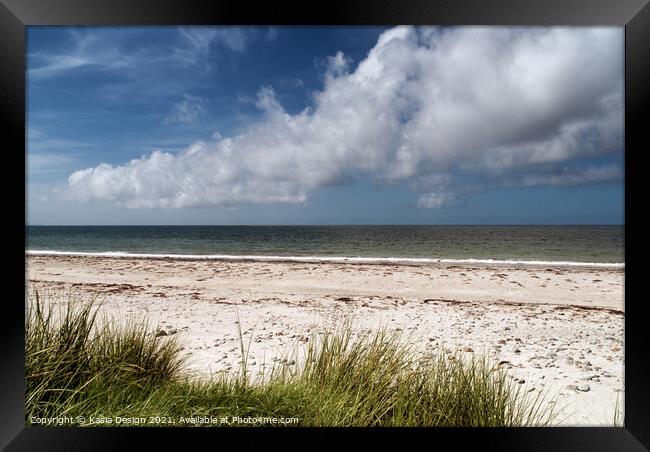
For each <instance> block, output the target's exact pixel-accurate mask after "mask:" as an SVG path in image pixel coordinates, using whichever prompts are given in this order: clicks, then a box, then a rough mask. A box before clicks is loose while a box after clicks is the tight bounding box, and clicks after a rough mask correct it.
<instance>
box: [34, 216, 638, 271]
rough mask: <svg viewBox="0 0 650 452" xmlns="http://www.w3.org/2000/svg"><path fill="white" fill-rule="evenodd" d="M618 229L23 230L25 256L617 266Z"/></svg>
mask: <svg viewBox="0 0 650 452" xmlns="http://www.w3.org/2000/svg"><path fill="white" fill-rule="evenodd" d="M624 239H625V228H624V226H582V225H581V226H474V225H472V226H466V225H463V226H374V225H373V226H365V225H363V226H361V225H360V226H36V225H30V226H26V252H27V253H28V254H67V255H77V254H79V255H87V254H89V255H99V256H101V255H107V256H129V255H132V256H135V257H159V256H160V257H163V256H164V257H170V256H173V257H177V258H181V259H183V258H185V259H234V260H237V259H245V260H261V261H274V260H277V261H311V262H314V261H315V262H318V261H323V262H337V261H341V262H369V263H372V262H393V263H399V262H405V263H409V262H412V263H427V262H431V263H434V262H458V263H472V262H473V263H513V264H530V265H567V266H603V267H607V266H612V267H624V264H625V250H624Z"/></svg>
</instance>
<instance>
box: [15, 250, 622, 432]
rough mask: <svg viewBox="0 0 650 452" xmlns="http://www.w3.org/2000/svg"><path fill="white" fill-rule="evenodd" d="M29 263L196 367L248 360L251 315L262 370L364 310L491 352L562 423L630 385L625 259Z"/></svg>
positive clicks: (452, 344)
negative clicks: (559, 410)
mask: <svg viewBox="0 0 650 452" xmlns="http://www.w3.org/2000/svg"><path fill="white" fill-rule="evenodd" d="M26 270H27V280H28V281H27V286H28V287H27V288H28V289H30V292H31V289H39V290H47V291H50V290H51V291H53V293H61V294H65V293H73V294H75V295H77V294H78V295H79V296H86V295H88V296H86V297H85V299H88V298H89V296H93V297H96V296H99V297H100V298H101V299H103V300H104V302H103V304H102V306H101V311H102V312H103V313H104V314H106V315H107V316H108V317H110V318H117V319H126V318H129V317H132V318H133V317H135V318H143V317H146V318H148V319H149V320H150V322H151V323H152V324H153V325H157V327H158V328H159V329H160V330H161V331H164V332H165V334H168V335H179V338H180V339H181V340H183V343H184V347H185V350H184V352H185V353H186V356H187V358H188V370H190V371H192V372H193V374H196V375H203V376H206V377H209V376H210V375H214V374H215V373H219V372H221V371H224V370H228V371H230V370H233V369H235V368H236V366H237V362H238V360H239V355H238V350H239V338H238V336H237V328H238V327H239V326H241V328H242V332H243V338H244V340H245V342H246V343H248V342H249V341H250V356H251V361H250V362H249V364H251V363H252V370H253V371H255V372H257V371H261V370H263V369H265V368H266V369H268V367H269V366H271V365H273V364H274V363H277V362H280V358H281V357H282V354H283V353H286V352H287V351H290V350H293V349H294V348H295V347H302V346H305V345H306V344H307V343H308V341H309V338H310V337H311V335H312V334H314V333H317V332H321V331H326V330H328V329H332V328H336V327H337V326H338V325H340V324H341V323H342V322H344V321H345V320H347V319H350V320H351V321H352V322H353V326H354V330H355V332H364V331H373V330H377V329H379V328H386V329H388V330H389V331H395V332H401V333H404V335H405V337H406V338H407V340H408V343H409V344H410V345H412V346H414V347H415V348H416V349H417V350H420V351H421V352H431V351H434V350H440V349H442V350H457V351H460V352H461V353H463V354H464V355H468V356H471V355H473V354H479V353H481V354H485V355H486V356H487V357H488V358H489V359H491V360H494V361H495V363H500V365H501V366H505V367H506V368H507V369H508V372H509V374H510V375H511V377H512V378H513V379H516V382H517V383H520V382H521V383H520V384H522V385H523V386H522V387H525V388H526V390H531V391H533V393H535V391H537V392H544V391H549V394H552V395H557V397H558V406H564V405H568V406H570V407H572V408H571V409H570V410H569V411H568V412H567V413H566V414H567V416H568V417H567V418H566V419H565V420H564V422H562V423H561V425H611V419H612V418H613V414H614V411H615V406H616V400H617V398H622V397H621V396H622V395H623V384H624V379H623V375H624V356H623V354H624V350H623V345H624V344H623V337H624V336H623V331H624V320H625V314H624V271H623V270H622V269H603V268H592V269H589V268H583V267H561V268H560V267H555V268H552V267H533V268H530V267H529V268H522V267H517V266H512V265H510V266H508V265H506V266H499V267H494V266H476V265H474V266H472V265H449V264H447V265H442V264H438V265H427V266H422V265H420V266H405V265H396V264H386V265H372V264H360V263H318V264H313V263H302V262H300V263H297V262H293V263H280V262H241V261H239V262H233V261H210V260H179V259H176V260H174V259H136V258H130V259H113V258H108V257H106V256H101V257H97V256H93V257H89V256H61V255H58V256H53V255H47V256H44V255H40V256H37V255H27V256H26ZM64 297H65V296H63V297H62V299H63V298H64ZM237 322H241V323H240V324H239V325H238V324H237ZM578 388H582V389H578ZM585 389H586V390H585ZM618 404H619V410H622V409H623V407H624V404H623V400H619V401H618ZM571 411H573V412H571Z"/></svg>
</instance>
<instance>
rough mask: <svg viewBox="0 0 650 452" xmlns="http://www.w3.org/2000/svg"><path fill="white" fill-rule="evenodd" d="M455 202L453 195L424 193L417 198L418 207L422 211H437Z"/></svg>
mask: <svg viewBox="0 0 650 452" xmlns="http://www.w3.org/2000/svg"><path fill="white" fill-rule="evenodd" d="M455 202H456V195H454V194H453V193H425V194H423V195H420V197H419V198H418V207H420V208H423V209H439V208H441V207H448V206H451V205H453V204H454V203H455Z"/></svg>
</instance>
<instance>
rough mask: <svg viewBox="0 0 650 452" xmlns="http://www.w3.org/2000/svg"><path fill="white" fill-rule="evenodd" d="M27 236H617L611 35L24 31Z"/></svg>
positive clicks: (619, 82) (619, 68)
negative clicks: (535, 227)
mask: <svg viewBox="0 0 650 452" xmlns="http://www.w3.org/2000/svg"><path fill="white" fill-rule="evenodd" d="M27 66H28V67H27V128H28V129H27V181H28V185H27V197H28V198H27V208H28V223H30V224H594V223H598V224H610V223H612V224H622V223H623V204H624V202H623V192H624V182H623V155H624V154H623V153H624V150H623V136H624V133H623V29H622V28H552V29H551V28H495V27H492V28H479V27H458V28H437V27H427V28H413V27H395V28H388V27H140V28H133V27H120V28H106V27H91V28H89V27H29V28H28V32H27Z"/></svg>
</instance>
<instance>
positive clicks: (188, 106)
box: [163, 94, 206, 124]
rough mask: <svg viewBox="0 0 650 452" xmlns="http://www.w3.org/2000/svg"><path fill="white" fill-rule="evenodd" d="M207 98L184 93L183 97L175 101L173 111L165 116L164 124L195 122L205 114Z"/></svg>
mask: <svg viewBox="0 0 650 452" xmlns="http://www.w3.org/2000/svg"><path fill="white" fill-rule="evenodd" d="M205 103H206V101H205V99H202V98H200V97H198V96H192V95H190V94H183V99H182V100H181V101H180V102H178V103H175V104H174V106H173V107H172V111H171V112H170V113H169V114H168V115H167V116H166V117H165V119H164V121H163V123H164V124H193V123H195V122H197V121H198V120H199V119H200V118H201V117H203V116H204V115H205V108H204V105H205Z"/></svg>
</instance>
